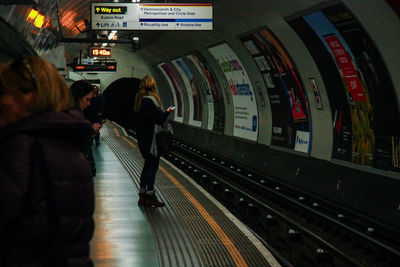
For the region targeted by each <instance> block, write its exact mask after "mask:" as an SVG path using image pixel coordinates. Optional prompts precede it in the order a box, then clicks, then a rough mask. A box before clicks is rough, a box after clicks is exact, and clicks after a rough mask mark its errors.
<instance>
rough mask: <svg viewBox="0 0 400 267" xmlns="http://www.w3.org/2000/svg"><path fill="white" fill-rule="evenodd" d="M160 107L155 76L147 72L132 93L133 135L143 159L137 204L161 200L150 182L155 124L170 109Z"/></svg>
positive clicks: (155, 203)
mask: <svg viewBox="0 0 400 267" xmlns="http://www.w3.org/2000/svg"><path fill="white" fill-rule="evenodd" d="M173 109H174V108H173V107H172V106H170V107H169V108H168V109H167V110H166V111H164V110H163V109H162V103H161V99H160V97H159V95H158V93H157V85H156V81H155V79H154V78H153V77H152V76H150V75H147V76H145V77H144V78H143V79H142V81H141V82H140V88H139V92H138V93H137V95H136V99H135V107H134V110H135V112H136V113H137V127H136V134H137V140H138V146H139V150H140V153H141V154H142V156H143V158H144V166H143V169H142V172H141V175H140V189H139V202H138V204H139V205H148V206H154V207H162V206H164V203H163V202H161V201H159V200H158V199H157V197H156V194H155V190H154V184H155V179H156V173H157V170H158V165H159V161H160V155H159V154H158V153H157V148H156V143H155V138H154V135H155V132H154V131H155V130H154V128H155V126H156V125H161V124H163V123H164V122H165V121H166V119H167V117H168V115H169V114H170V112H172V111H173Z"/></svg>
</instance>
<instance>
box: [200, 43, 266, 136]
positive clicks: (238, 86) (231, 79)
mask: <svg viewBox="0 0 400 267" xmlns="http://www.w3.org/2000/svg"><path fill="white" fill-rule="evenodd" d="M208 50H209V51H210V53H211V54H212V55H213V56H214V58H215V59H216V60H217V62H218V64H219V65H220V67H221V69H222V71H223V72H224V74H225V77H226V80H227V82H228V84H229V86H230V90H231V95H232V99H233V101H232V102H233V108H234V129H233V135H234V136H237V137H241V138H245V139H249V140H253V141H256V140H257V134H258V109H257V102H256V99H255V97H254V90H253V87H252V85H251V83H250V79H249V77H248V76H247V72H246V70H245V69H244V68H243V65H242V63H241V62H240V60H239V58H238V57H237V56H236V54H235V53H234V52H233V50H232V49H231V48H230V47H229V45H228V44H227V43H223V44H220V45H217V46H214V47H211V48H209V49H208Z"/></svg>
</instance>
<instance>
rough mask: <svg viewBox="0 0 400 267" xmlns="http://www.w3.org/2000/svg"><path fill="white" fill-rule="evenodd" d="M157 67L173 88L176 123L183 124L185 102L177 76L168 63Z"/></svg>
mask: <svg viewBox="0 0 400 267" xmlns="http://www.w3.org/2000/svg"><path fill="white" fill-rule="evenodd" d="M157 67H158V68H159V69H160V71H161V73H162V74H163V75H164V77H165V79H166V80H167V82H168V85H169V87H170V88H171V92H172V96H173V98H174V105H175V107H176V110H175V112H173V114H174V121H177V122H183V114H184V100H183V95H182V92H181V88H180V86H179V83H178V81H177V79H176V77H175V74H174V73H173V71H172V69H171V68H170V67H169V66H168V65H167V64H166V63H161V64H158V65H157Z"/></svg>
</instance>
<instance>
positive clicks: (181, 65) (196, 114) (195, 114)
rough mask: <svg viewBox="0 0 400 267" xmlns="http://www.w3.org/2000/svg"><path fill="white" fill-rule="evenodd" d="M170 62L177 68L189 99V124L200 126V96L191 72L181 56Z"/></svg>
mask: <svg viewBox="0 0 400 267" xmlns="http://www.w3.org/2000/svg"><path fill="white" fill-rule="evenodd" d="M171 62H172V64H174V66H175V67H176V69H177V70H178V72H179V74H180V75H181V77H182V80H183V82H184V84H185V88H186V92H187V95H188V99H189V125H193V126H196V127H201V119H202V113H201V112H202V103H201V98H202V97H201V93H200V90H199V88H197V87H196V83H195V82H194V77H193V73H192V71H191V70H190V69H189V67H188V66H187V65H186V63H185V62H184V61H183V59H182V58H178V59H176V60H172V61H171Z"/></svg>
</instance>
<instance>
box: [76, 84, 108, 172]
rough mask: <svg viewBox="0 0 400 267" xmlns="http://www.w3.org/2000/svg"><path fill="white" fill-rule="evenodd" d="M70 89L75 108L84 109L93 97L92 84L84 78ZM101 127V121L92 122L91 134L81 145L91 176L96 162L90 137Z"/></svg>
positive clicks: (94, 170)
mask: <svg viewBox="0 0 400 267" xmlns="http://www.w3.org/2000/svg"><path fill="white" fill-rule="evenodd" d="M70 91H71V95H72V100H73V105H74V108H75V109H78V110H81V111H84V110H85V109H86V108H87V107H89V106H90V103H91V99H92V97H93V85H92V84H91V83H89V82H88V81H85V80H80V81H76V82H74V83H73V84H72V85H71V88H70ZM101 127H103V125H102V124H101V123H98V122H95V123H92V130H93V131H92V134H91V136H90V137H89V138H88V139H87V142H86V144H84V145H83V146H82V147H81V150H82V152H83V154H84V155H85V158H86V159H87V161H88V162H89V164H90V169H91V170H92V175H93V176H96V163H95V161H94V157H93V154H92V139H93V138H94V137H95V136H96V135H97V134H99V132H100V129H101Z"/></svg>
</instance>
